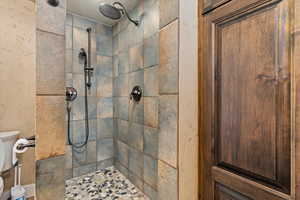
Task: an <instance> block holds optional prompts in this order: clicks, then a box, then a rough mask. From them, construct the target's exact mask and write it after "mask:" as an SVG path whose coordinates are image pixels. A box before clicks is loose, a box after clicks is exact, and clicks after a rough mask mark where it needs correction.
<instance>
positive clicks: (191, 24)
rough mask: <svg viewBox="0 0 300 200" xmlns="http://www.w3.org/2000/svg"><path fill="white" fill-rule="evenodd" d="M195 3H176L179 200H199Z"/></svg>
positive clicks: (196, 7)
mask: <svg viewBox="0 0 300 200" xmlns="http://www.w3.org/2000/svg"><path fill="white" fill-rule="evenodd" d="M198 2H199V3H200V2H201V1H190V2H189V3H186V1H185V0H179V19H180V20H179V47H180V48H179V113H180V115H179V122H178V128H179V133H178V139H179V140H178V148H179V149H178V152H179V153H178V164H179V169H178V170H179V171H178V183H179V185H178V190H179V191H178V192H179V199H180V200H185V199H189V200H198V196H199V193H198V187H199V185H198V170H199V166H198V162H199V156H198V153H199V152H198V142H199V138H198V110H199V108H198ZM200 4H201V3H200ZM199 19H201V16H200V18H199ZM200 59H201V58H200ZM187 108H188V109H187ZM187 185H188V187H186V186H187Z"/></svg>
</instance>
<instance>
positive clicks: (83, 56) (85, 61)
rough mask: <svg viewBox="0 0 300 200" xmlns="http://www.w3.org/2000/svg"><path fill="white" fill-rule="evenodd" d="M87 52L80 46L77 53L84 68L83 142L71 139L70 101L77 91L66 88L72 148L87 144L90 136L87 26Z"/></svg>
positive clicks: (92, 69)
mask: <svg viewBox="0 0 300 200" xmlns="http://www.w3.org/2000/svg"><path fill="white" fill-rule="evenodd" d="M86 31H87V33H88V53H86V51H85V49H84V48H81V49H80V51H79V54H78V59H79V64H82V65H83V70H84V107H85V140H84V142H83V143H80V144H74V142H73V141H72V140H71V130H70V129H71V127H70V123H71V122H70V121H71V110H72V108H71V105H70V104H71V102H72V101H74V100H75V99H76V97H77V91H76V89H75V88H72V87H68V88H67V89H66V101H67V111H68V143H69V145H72V146H73V147H74V148H77V149H79V148H82V147H84V146H86V145H87V143H88V140H89V136H90V128H89V107H88V105H89V104H88V90H90V89H91V87H92V81H91V80H92V76H93V71H94V68H92V67H91V51H92V50H91V32H92V29H91V28H88V29H87V30H86Z"/></svg>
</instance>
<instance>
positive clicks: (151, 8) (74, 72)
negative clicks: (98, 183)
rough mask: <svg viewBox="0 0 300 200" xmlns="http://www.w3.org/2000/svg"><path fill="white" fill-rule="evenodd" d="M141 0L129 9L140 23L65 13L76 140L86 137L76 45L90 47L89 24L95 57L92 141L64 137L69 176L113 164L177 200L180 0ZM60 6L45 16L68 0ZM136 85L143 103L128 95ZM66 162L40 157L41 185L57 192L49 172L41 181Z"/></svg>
mask: <svg viewBox="0 0 300 200" xmlns="http://www.w3.org/2000/svg"><path fill="white" fill-rule="evenodd" d="M138 2H139V3H138V5H137V6H136V7H135V8H134V9H133V10H132V11H131V12H130V15H131V16H132V17H133V18H138V19H140V22H141V24H140V25H139V26H135V25H133V24H132V23H130V22H129V21H128V20H127V19H125V18H124V19H122V20H121V21H120V22H118V23H117V24H116V25H114V26H109V25H105V24H101V23H100V22H96V21H95V20H92V19H89V18H86V17H84V16H79V15H77V14H76V13H67V14H66V23H65V24H64V30H65V31H64V33H63V34H64V35H65V50H64V51H65V73H64V74H65V76H64V77H65V78H64V80H65V86H67V87H68V86H72V87H74V88H76V89H77V91H78V97H77V99H76V100H75V101H74V102H72V105H71V106H72V113H71V136H72V138H71V139H72V141H73V142H74V143H82V142H83V141H84V139H85V115H84V113H85V112H84V70H83V65H82V64H80V63H79V59H78V53H79V50H80V48H84V49H85V50H86V51H87V48H88V46H87V45H88V34H87V31H86V29H87V28H92V42H91V43H92V48H91V49H92V53H91V57H92V62H91V64H92V67H94V69H95V70H94V75H93V78H92V87H91V90H90V91H89V92H88V101H89V103H88V106H89V124H90V137H89V141H88V144H87V146H86V147H83V148H80V149H76V148H72V147H71V146H70V145H68V143H65V145H66V154H65V170H64V173H65V180H68V179H71V178H75V177H78V176H81V175H84V174H88V173H91V172H95V171H97V170H100V169H103V168H106V167H109V166H114V167H115V168H116V169H118V170H119V171H120V172H121V173H122V174H123V175H125V176H126V177H127V178H128V179H129V180H130V181H131V182H132V183H133V184H134V185H135V186H137V187H138V188H139V189H140V190H141V191H143V192H144V193H145V194H146V195H148V196H149V197H150V199H154V200H156V199H172V200H176V199H177V198H178V181H177V179H178V161H177V157H178V152H177V151H178V147H177V143H178V138H177V137H178V128H177V127H178V73H179V72H178V57H179V55H178V48H179V44H178V40H179V38H178V29H179V27H178V21H179V20H178V1H177V0H171V1H169V0H168V1H167V0H140V1H138ZM39 3H40V1H39ZM42 4H43V3H42ZM43 6H44V7H45V8H44V7H42V9H40V10H43V9H46V5H43ZM49 9H53V8H49ZM55 9H56V10H51V12H53V13H50V14H49V15H51V16H52V17H53V16H54V17H53V18H46V19H51V20H52V19H54V18H59V17H60V15H59V13H60V11H63V10H64V9H65V8H63V7H61V8H55ZM54 13H56V14H54ZM40 16H42V14H40ZM43 17H44V16H43ZM43 17H41V18H43ZM46 19H45V20H46ZM52 22H53V26H54V21H52ZM56 26H57V24H55V26H54V27H56ZM59 30H60V29H59ZM46 31H47V34H51V32H52V31H53V33H54V34H52V35H54V36H55V35H56V34H57V33H56V32H55V31H56V30H52V29H49V30H46ZM48 32H49V33H48ZM59 34H61V33H60V32H59ZM48 45H50V46H51V45H52V44H50V43H49V44H48ZM136 85H139V86H141V88H142V90H143V98H142V100H141V101H140V102H139V103H135V102H133V101H132V100H130V95H129V94H130V92H131V90H132V88H133V87H134V86H136ZM59 94H60V95H62V94H63V92H59ZM53 95H54V96H55V95H56V93H55V94H53ZM66 113H67V112H66V110H65V115H66ZM38 123H41V122H39V121H38ZM65 124H66V120H65ZM62 141H63V140H62ZM49 155H50V154H49ZM52 155H54V154H52ZM57 155H61V154H57ZM62 163H63V161H62V156H56V157H55V156H54V157H53V156H49V158H47V159H44V158H43V160H39V161H38V170H37V184H38V193H40V194H42V193H43V194H44V195H47V194H46V193H44V192H43V191H46V190H47V191H50V189H49V188H51V191H52V190H53V191H52V193H53V194H55V192H54V191H55V190H56V188H57V186H58V185H59V186H61V185H60V184H61V182H59V181H56V182H52V181H51V180H50V179H49V181H48V183H47V188H44V185H43V184H39V183H40V182H41V181H42V178H43V177H45V176H48V175H47V174H51V176H55V177H57V178H58V177H59V176H60V175H61V170H57V169H58V168H60V166H61V164H62ZM45 169H47V170H45ZM46 172H47V173H46ZM45 174H46V175H45ZM60 191H62V190H60ZM56 195H57V196H58V193H56ZM59 196H61V194H60V195H59Z"/></svg>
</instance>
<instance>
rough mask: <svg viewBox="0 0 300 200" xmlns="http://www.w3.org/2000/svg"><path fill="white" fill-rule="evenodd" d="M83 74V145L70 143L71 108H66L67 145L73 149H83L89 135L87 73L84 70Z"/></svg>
mask: <svg viewBox="0 0 300 200" xmlns="http://www.w3.org/2000/svg"><path fill="white" fill-rule="evenodd" d="M84 72H85V73H84V83H85V84H84V85H85V87H84V97H85V98H84V103H85V141H84V143H82V144H74V143H73V142H72V140H71V130H70V128H71V127H70V121H71V119H70V118H71V107H70V106H68V107H67V111H68V143H69V145H72V146H73V147H75V148H78V149H79V148H82V147H84V146H85V145H87V143H88V140H89V135H90V128H89V111H88V110H89V109H88V97H87V96H88V94H87V90H88V86H87V84H86V81H87V80H86V79H87V78H86V77H87V73H88V72H87V71H86V70H85V71H84Z"/></svg>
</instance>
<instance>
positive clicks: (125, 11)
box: [113, 2, 140, 26]
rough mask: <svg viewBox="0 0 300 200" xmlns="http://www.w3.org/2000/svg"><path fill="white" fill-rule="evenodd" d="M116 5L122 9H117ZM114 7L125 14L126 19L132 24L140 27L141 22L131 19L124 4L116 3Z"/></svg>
mask: <svg viewBox="0 0 300 200" xmlns="http://www.w3.org/2000/svg"><path fill="white" fill-rule="evenodd" d="M116 5H118V6H120V7H121V9H120V8H117V7H116ZM113 6H114V7H116V8H117V9H119V10H120V11H121V12H122V13H123V14H125V15H126V17H127V18H128V20H129V21H131V22H132V23H134V24H135V25H136V26H138V25H139V24H140V22H139V21H138V20H134V19H132V18H131V17H130V15H129V14H128V12H127V10H126V8H125V6H124V5H123V4H121V3H120V2H114V3H113Z"/></svg>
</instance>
